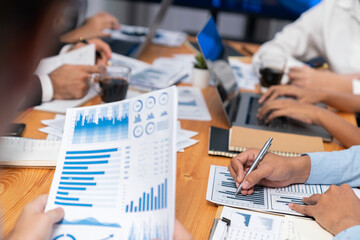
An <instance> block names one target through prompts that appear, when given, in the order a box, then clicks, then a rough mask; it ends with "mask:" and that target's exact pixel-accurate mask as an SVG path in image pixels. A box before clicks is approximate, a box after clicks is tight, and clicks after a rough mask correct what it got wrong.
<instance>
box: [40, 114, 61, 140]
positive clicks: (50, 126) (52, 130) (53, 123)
mask: <svg viewBox="0 0 360 240" xmlns="http://www.w3.org/2000/svg"><path fill="white" fill-rule="evenodd" d="M41 122H42V124H44V125H46V127H44V128H40V129H39V131H40V132H43V133H46V134H48V136H47V138H46V140H58V141H60V140H61V139H62V135H63V132H64V125H65V116H64V115H60V114H57V115H56V116H55V118H54V119H48V120H42V121H41Z"/></svg>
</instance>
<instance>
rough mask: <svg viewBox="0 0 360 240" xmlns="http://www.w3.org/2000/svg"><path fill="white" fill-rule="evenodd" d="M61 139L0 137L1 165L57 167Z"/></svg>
mask: <svg viewBox="0 0 360 240" xmlns="http://www.w3.org/2000/svg"><path fill="white" fill-rule="evenodd" d="M60 143H61V142H60V141H49V140H42V139H31V138H20V137H0V166H5V167H22V168H55V166H56V161H57V158H58V154H59V151H60Z"/></svg>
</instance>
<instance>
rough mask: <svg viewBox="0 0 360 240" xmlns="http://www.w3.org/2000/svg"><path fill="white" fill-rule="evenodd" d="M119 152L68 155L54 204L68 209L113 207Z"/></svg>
mask: <svg viewBox="0 0 360 240" xmlns="http://www.w3.org/2000/svg"><path fill="white" fill-rule="evenodd" d="M125 148H126V147H125ZM121 152H122V151H121V148H109V149H96V150H94V149H93V150H82V151H67V152H66V155H65V160H64V165H63V169H62V172H61V177H60V182H59V186H58V189H57V192H56V197H55V202H54V203H55V204H56V205H60V206H70V207H85V208H86V207H87V208H92V207H103V208H109V207H114V206H115V205H116V202H117V201H116V198H117V192H118V191H117V189H118V185H119V179H120V166H121V165H120V163H121V161H122V155H121ZM126 152H127V151H125V155H124V158H126V157H127V156H126Z"/></svg>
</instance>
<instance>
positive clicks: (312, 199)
mask: <svg viewBox="0 0 360 240" xmlns="http://www.w3.org/2000/svg"><path fill="white" fill-rule="evenodd" d="M320 198H321V194H314V195H311V196H310V197H304V198H303V199H302V201H303V203H305V204H306V205H315V204H317V202H318V201H319V200H320Z"/></svg>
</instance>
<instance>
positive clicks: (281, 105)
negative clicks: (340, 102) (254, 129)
mask: <svg viewBox="0 0 360 240" xmlns="http://www.w3.org/2000/svg"><path fill="white" fill-rule="evenodd" d="M266 117H267V118H266ZM277 117H290V118H293V119H296V120H299V121H301V122H304V123H307V124H316V125H319V126H322V127H323V128H325V129H326V130H327V131H328V132H329V133H330V134H331V135H332V136H333V137H335V138H336V139H338V140H339V141H340V142H341V143H342V144H343V145H344V146H345V147H351V146H354V145H360V129H359V128H358V127H357V126H354V125H352V124H351V123H349V122H347V121H346V120H344V119H343V118H342V117H340V116H338V115H336V114H335V113H334V112H332V111H329V110H327V109H324V108H320V107H317V106H314V105H310V104H304V103H300V102H297V101H294V100H290V99H279V100H275V101H267V102H266V103H265V104H264V105H263V106H262V107H261V108H259V111H258V118H259V119H265V118H266V122H270V121H271V120H273V119H274V118H277Z"/></svg>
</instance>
